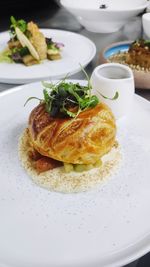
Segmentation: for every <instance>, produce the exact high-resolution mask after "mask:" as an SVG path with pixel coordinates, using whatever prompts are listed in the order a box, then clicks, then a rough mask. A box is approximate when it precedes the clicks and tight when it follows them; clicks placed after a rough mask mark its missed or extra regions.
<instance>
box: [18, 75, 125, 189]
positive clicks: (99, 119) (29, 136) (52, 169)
mask: <svg viewBox="0 0 150 267" xmlns="http://www.w3.org/2000/svg"><path fill="white" fill-rule="evenodd" d="M43 85H44V87H45V88H44V90H43V94H44V99H43V100H40V103H39V105H38V106H36V107H35V108H34V109H33V110H32V111H31V113H30V116H29V121H28V126H27V128H26V129H25V131H24V133H23V135H22V136H21V138H20V142H19V155H20V159H21V161H22V164H23V166H24V167H25V169H26V170H27V172H28V173H29V175H30V176H31V177H32V178H33V180H34V181H35V182H36V183H38V184H40V185H41V186H44V187H46V188H48V189H51V190H55V191H62V192H77V191H85V190H87V189H89V188H90V187H91V186H93V185H95V184H97V183H99V182H100V181H101V180H102V179H103V178H104V177H105V176H106V175H108V174H110V173H111V171H112V169H113V168H114V167H115V166H116V163H117V162H118V159H119V155H120V154H119V149H118V144H117V142H116V123H115V118H114V116H113V114H112V112H111V110H110V108H109V107H108V106H106V104H104V103H102V102H99V100H98V98H97V97H96V96H95V95H92V94H91V85H90V82H88V85H86V86H85V85H84V86H83V85H80V84H79V83H75V84H74V83H72V82H66V80H62V81H60V82H59V83H56V84H52V83H43ZM33 98H34V97H30V98H29V99H28V100H27V102H28V101H29V100H31V99H33Z"/></svg>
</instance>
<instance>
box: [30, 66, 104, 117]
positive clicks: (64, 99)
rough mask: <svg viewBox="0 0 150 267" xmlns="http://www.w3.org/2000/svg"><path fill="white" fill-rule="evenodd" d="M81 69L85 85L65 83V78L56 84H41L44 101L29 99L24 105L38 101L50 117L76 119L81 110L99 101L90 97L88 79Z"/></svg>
mask: <svg viewBox="0 0 150 267" xmlns="http://www.w3.org/2000/svg"><path fill="white" fill-rule="evenodd" d="M81 69H82V71H83V72H84V74H85V76H86V79H87V82H88V83H87V85H80V84H79V83H72V82H67V81H66V78H67V76H66V77H65V78H64V79H62V80H61V81H60V82H58V83H56V84H54V83H52V82H50V83H49V82H42V84H43V87H44V89H43V97H44V99H43V100H41V99H38V98H36V97H30V98H28V99H27V101H26V103H25V105H26V104H27V103H28V102H29V101H30V100H31V99H38V100H40V102H41V101H42V102H43V103H44V104H45V108H46V111H47V112H48V113H49V114H50V116H52V117H71V118H76V117H77V116H78V115H79V113H80V112H81V111H83V110H86V109H88V108H93V107H95V106H96V105H97V104H98V103H99V99H98V98H97V96H96V95H91V89H92V86H91V83H90V79H89V77H88V75H87V73H86V72H85V70H84V69H83V68H82V67H81Z"/></svg>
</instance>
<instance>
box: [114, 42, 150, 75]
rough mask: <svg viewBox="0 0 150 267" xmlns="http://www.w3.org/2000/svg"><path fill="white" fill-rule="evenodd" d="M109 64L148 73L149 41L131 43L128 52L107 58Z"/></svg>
mask: <svg viewBox="0 0 150 267" xmlns="http://www.w3.org/2000/svg"><path fill="white" fill-rule="evenodd" d="M109 61H110V62H119V63H124V64H128V65H129V66H130V67H131V68H132V69H136V70H142V71H147V72H148V71H150V40H144V39H140V40H137V41H135V42H133V43H131V45H130V47H129V50H128V51H126V52H119V53H118V54H115V55H112V56H110V57H109Z"/></svg>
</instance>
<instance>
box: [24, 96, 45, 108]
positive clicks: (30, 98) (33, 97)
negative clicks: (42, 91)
mask: <svg viewBox="0 0 150 267" xmlns="http://www.w3.org/2000/svg"><path fill="white" fill-rule="evenodd" d="M32 99H36V100H39V101H40V102H42V99H40V98H38V97H35V96H31V97H29V98H28V99H27V101H26V102H25V103H24V107H25V106H26V104H27V103H28V102H29V101H30V100H32Z"/></svg>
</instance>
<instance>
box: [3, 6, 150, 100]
mask: <svg viewBox="0 0 150 267" xmlns="http://www.w3.org/2000/svg"><path fill="white" fill-rule="evenodd" d="M39 14H40V15H39V16H38V13H37V12H36V14H35V15H34V13H32V19H33V20H34V17H35V21H37V23H38V24H39V27H41V28H53V29H63V30H68V31H73V32H77V33H79V34H82V35H84V36H86V37H88V38H89V39H91V40H92V41H93V42H94V43H95V45H96V48H97V53H96V56H95V58H94V59H93V60H92V62H91V63H90V64H89V65H88V66H87V67H86V71H87V73H88V74H89V76H90V75H91V73H92V71H93V70H94V68H95V67H96V66H97V65H98V56H99V52H100V51H101V50H102V49H103V48H104V47H105V46H107V45H109V44H111V43H114V42H119V41H126V40H133V39H137V38H140V37H142V36H143V31H142V23H141V16H139V17H136V18H133V19H132V20H131V21H130V22H128V23H127V24H126V25H125V26H124V27H123V28H122V29H121V30H120V31H118V32H116V33H109V34H101V33H93V32H89V31H87V30H86V29H84V28H83V27H82V26H81V25H80V24H79V22H78V21H77V20H76V18H75V17H74V16H72V15H71V14H70V13H69V12H68V11H66V10H65V9H64V8H62V7H60V6H59V7H58V6H55V5H54V6H53V7H52V8H51V9H50V8H49V10H48V11H47V10H45V8H43V9H41V10H40V11H39ZM24 18H25V19H27V20H28V19H31V17H30V14H29V13H28V15H25V16H24ZM6 19H7V21H8V18H5V19H3V21H2V22H3V23H2V24H1V29H0V30H1V31H3V30H6V29H7V28H6V27H8V25H7V23H8V22H7V21H6ZM70 78H71V79H84V74H83V73H81V72H79V73H76V74H75V75H72V76H71V77H70ZM15 86H16V85H12V84H3V83H0V92H2V91H4V90H7V89H10V88H13V87H15ZM136 93H137V94H139V95H141V96H142V97H144V98H146V99H148V100H150V90H144V89H136Z"/></svg>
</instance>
